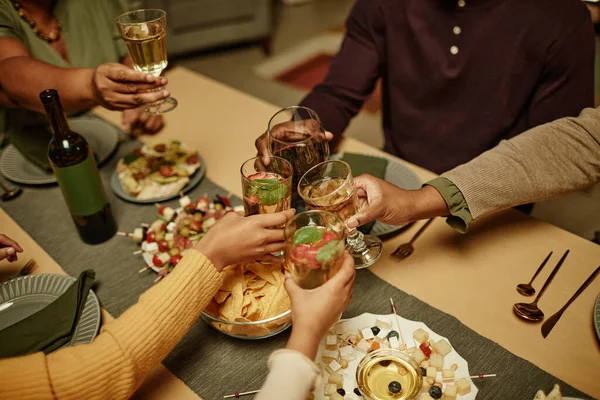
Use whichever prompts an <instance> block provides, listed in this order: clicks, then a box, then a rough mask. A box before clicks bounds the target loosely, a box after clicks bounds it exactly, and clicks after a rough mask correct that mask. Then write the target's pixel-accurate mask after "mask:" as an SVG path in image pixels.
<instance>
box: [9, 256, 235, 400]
mask: <svg viewBox="0 0 600 400" xmlns="http://www.w3.org/2000/svg"><path fill="white" fill-rule="evenodd" d="M222 283H223V282H222V278H221V275H220V273H219V272H218V271H217V270H216V269H215V268H214V267H213V265H212V263H211V262H210V260H208V259H207V258H206V257H205V256H204V255H202V254H201V253H199V252H197V251H195V250H189V251H188V252H187V253H186V255H185V257H183V259H182V260H181V262H180V263H179V264H178V265H177V268H175V269H174V270H173V272H172V273H171V274H170V275H169V276H167V277H166V278H165V279H163V280H162V281H161V282H160V283H158V284H157V285H155V286H154V287H152V288H151V289H149V290H148V291H147V292H146V293H144V294H143V295H141V296H140V299H139V301H138V303H137V304H136V305H134V306H132V307H131V308H129V309H128V310H127V311H125V313H123V315H121V316H120V317H119V318H118V319H116V320H115V321H114V322H113V323H111V324H109V325H107V326H106V327H103V328H102V331H101V333H100V334H99V335H98V337H96V339H95V340H94V341H93V342H92V343H90V344H86V345H79V346H75V347H68V348H63V349H61V350H58V351H56V352H54V353H52V354H49V355H44V354H43V353H41V352H38V353H34V354H30V355H27V356H22V357H15V358H9V359H4V360H0V399H3V400H8V399H29V400H36V399H82V398H85V399H106V398H111V399H126V398H129V397H131V395H133V393H134V392H135V390H136V389H137V388H138V386H139V385H140V384H141V382H142V380H143V379H144V376H145V375H146V373H147V372H148V371H149V370H150V369H151V368H152V367H154V366H156V365H157V364H159V363H160V362H161V361H162V360H163V359H164V358H165V357H166V356H167V354H169V352H170V351H171V350H172V349H173V347H175V345H176V344H177V343H178V342H179V341H180V340H181V338H182V337H183V335H184V334H185V333H186V332H187V331H188V330H189V329H190V327H191V326H192V324H194V323H195V322H196V320H197V319H198V317H199V316H200V313H201V312H202V310H203V309H204V307H205V306H206V305H207V304H208V302H209V301H210V299H211V298H212V297H213V295H214V294H215V293H216V292H217V290H218V289H219V287H221V284H222Z"/></svg>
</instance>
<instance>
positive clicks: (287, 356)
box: [256, 349, 320, 400]
mask: <svg viewBox="0 0 600 400" xmlns="http://www.w3.org/2000/svg"><path fill="white" fill-rule="evenodd" d="M319 377H320V370H319V368H317V366H316V365H315V363H314V362H312V360H309V359H308V358H307V357H306V356H305V355H303V354H301V353H299V352H297V351H294V350H288V349H281V350H277V351H274V352H273V354H271V356H270V357H269V375H268V376H267V379H266V380H265V383H264V384H263V386H262V388H261V389H260V393H259V394H258V395H257V396H256V400H273V399H286V400H305V399H306V398H307V396H308V394H309V393H310V392H311V391H312V390H314V388H315V387H316V386H317V382H318V379H319Z"/></svg>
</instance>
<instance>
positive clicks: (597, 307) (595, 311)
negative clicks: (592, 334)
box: [594, 294, 600, 340]
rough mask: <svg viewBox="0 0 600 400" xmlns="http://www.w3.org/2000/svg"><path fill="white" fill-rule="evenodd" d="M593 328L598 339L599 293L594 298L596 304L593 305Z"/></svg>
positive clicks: (599, 334) (599, 322)
mask: <svg viewBox="0 0 600 400" xmlns="http://www.w3.org/2000/svg"><path fill="white" fill-rule="evenodd" d="M594 328H596V336H598V340H600V294H599V295H598V298H597V299H596V305H595V306H594Z"/></svg>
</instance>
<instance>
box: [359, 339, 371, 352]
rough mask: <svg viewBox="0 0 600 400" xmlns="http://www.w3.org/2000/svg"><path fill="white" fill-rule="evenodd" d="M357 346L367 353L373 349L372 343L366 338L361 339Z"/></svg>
mask: <svg viewBox="0 0 600 400" xmlns="http://www.w3.org/2000/svg"><path fill="white" fill-rule="evenodd" d="M356 347H357V348H358V349H359V350H361V351H364V352H365V353H366V352H368V351H369V350H371V343H369V342H368V341H367V340H366V339H361V340H360V342H358V344H357V345H356Z"/></svg>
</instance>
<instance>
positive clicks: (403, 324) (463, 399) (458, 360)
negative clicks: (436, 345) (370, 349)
mask: <svg viewBox="0 0 600 400" xmlns="http://www.w3.org/2000/svg"><path fill="white" fill-rule="evenodd" d="M377 319H381V320H384V321H387V322H388V323H390V324H391V327H392V329H394V330H396V331H397V332H401V333H402V337H404V340H405V341H406V343H407V346H408V347H412V346H414V340H413V332H414V331H416V330H417V329H419V328H421V329H423V330H424V331H425V332H427V333H429V340H430V341H431V340H435V341H438V340H441V339H445V340H447V341H448V342H449V343H450V344H452V342H451V341H450V340H448V339H447V338H445V337H443V336H440V335H438V334H437V333H435V332H434V331H432V330H431V329H430V328H429V327H428V326H427V325H425V324H424V323H423V322H419V321H412V320H410V319H405V318H402V317H400V316H398V323H399V324H400V328H401V329H398V325H397V324H396V317H395V316H394V314H388V315H375V314H369V313H365V314H361V315H359V316H358V317H354V318H350V319H342V320H340V321H339V322H337V323H336V324H335V325H334V328H332V329H334V330H335V331H336V332H338V333H341V332H344V331H352V332H358V330H361V329H364V328H370V327H372V326H375V321H376V320H377ZM327 336H328V335H325V338H323V340H322V341H321V343H320V345H319V352H318V354H317V358H316V360H317V362H319V361H320V360H321V354H322V353H323V351H324V350H325V346H326V340H327ZM355 352H356V353H357V357H356V359H355V360H352V361H349V364H348V368H345V369H342V370H340V371H341V374H342V375H343V376H344V389H345V391H346V396H345V397H346V398H349V399H352V400H362V399H363V397H362V396H357V395H355V394H354V388H355V387H356V368H357V367H358V364H359V363H360V360H361V359H362V356H361V354H366V353H362V352H361V351H360V350H355ZM452 364H456V365H458V369H457V370H456V372H455V376H456V377H467V376H470V375H471V374H470V373H469V364H468V362H467V361H466V360H465V359H464V358H462V357H461V356H460V354H458V353H457V352H456V350H455V349H454V347H452V351H451V352H450V353H448V354H447V355H446V356H445V357H444V368H446V369H447V368H450V366H451V365H452ZM324 374H325V376H324V377H323V379H322V382H323V383H326V382H327V378H328V374H327V372H324ZM439 376H441V373H440V372H438V377H439ZM468 380H469V382H470V383H471V393H469V394H467V395H465V396H460V397H459V399H460V400H473V399H475V398H476V397H477V392H478V389H477V386H475V384H474V383H473V381H472V380H471V379H468ZM323 383H321V385H319V386H317V389H316V390H315V399H316V400H325V399H326V398H327V397H326V396H324V392H323V385H324V384H323ZM444 389H445V384H444Z"/></svg>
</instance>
